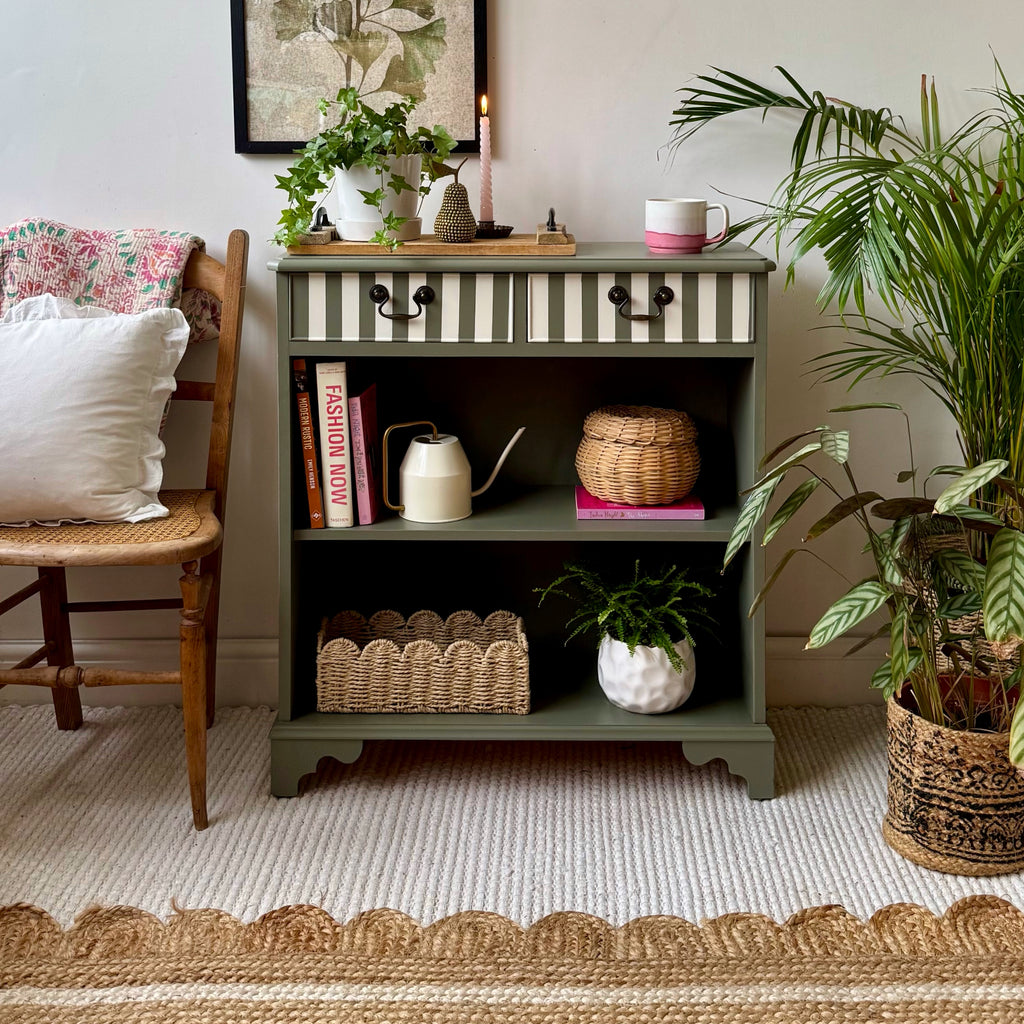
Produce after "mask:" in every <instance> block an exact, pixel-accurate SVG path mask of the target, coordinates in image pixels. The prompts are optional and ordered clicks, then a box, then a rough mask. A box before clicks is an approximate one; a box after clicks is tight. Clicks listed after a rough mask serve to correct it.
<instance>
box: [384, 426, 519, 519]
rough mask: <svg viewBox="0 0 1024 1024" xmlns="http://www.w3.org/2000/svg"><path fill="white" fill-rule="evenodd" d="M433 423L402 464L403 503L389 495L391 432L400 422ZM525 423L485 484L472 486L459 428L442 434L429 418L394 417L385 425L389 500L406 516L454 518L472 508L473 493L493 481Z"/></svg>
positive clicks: (410, 517) (385, 459) (410, 448)
mask: <svg viewBox="0 0 1024 1024" xmlns="http://www.w3.org/2000/svg"><path fill="white" fill-rule="evenodd" d="M420 426H424V427H430V430H431V433H429V434H417V436H416V437H414V438H413V439H412V442H411V443H410V445H409V450H408V451H407V452H406V453H405V458H404V459H402V465H401V466H400V467H399V470H398V490H399V500H400V502H401V504H398V505H392V504H391V502H390V500H389V499H388V435H389V434H390V433H391V431H392V430H398V429H399V428H401V427H420ZM524 430H526V427H520V428H519V429H518V430H517V431H516V432H515V434H513V435H512V440H511V441H509V443H508V444H507V445H505V450H504V451H503V452H502V453H501V457H500V458H499V459H498V463H497V465H496V466H495V467H494V470H493V471H492V472H491V475H490V476H489V477H488V478H487V483H485V484H484V485H483V487H478V488H477V489H476V490H475V491H474V490H473V484H472V474H471V471H470V468H469V459H467V458H466V453H465V452H464V451H463V450H462V445H461V444H459V439H458V438H457V437H455V435H454V434H439V433H438V432H437V427H435V426H434V424H433V423H431V422H430V421H429V420H412V421H410V422H409V423H395V424H392V425H391V426H390V427H388V429H387V430H385V431H384V442H383V445H382V447H383V449H384V504H385V505H387V507H388V508H390V509H393V510H394V511H395V512H397V513H398V514H399V515H400V516H401V517H402V518H403V519H410V520H412V521H413V522H414V523H454V522H456V521H457V520H459V519H465V518H466V517H467V516H469V515H471V514H472V512H473V502H472V499H473V498H475V497H476V496H477V495H478V494H483V493H484V491H486V490H487V488H488V487H490V486H491V484H492V483H494V478H495V477H496V476H497V475H498V470H499V469H501V467H502V466H503V465H504V464H505V459H507V458H508V453H509V452H510V451H512V447H513V445H515V443H516V441H518V440H519V438H520V437H522V436H523V431H524Z"/></svg>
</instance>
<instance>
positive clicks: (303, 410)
mask: <svg viewBox="0 0 1024 1024" xmlns="http://www.w3.org/2000/svg"><path fill="white" fill-rule="evenodd" d="M292 374H293V376H294V378H295V402H296V405H297V406H298V410H299V446H300V449H301V452H302V476H303V479H304V480H305V482H306V499H307V504H308V505H309V525H310V527H311V528H312V529H314V530H319V529H323V525H324V501H323V494H322V493H321V491H320V467H319V466H318V465H317V457H316V438H315V435H314V433H313V407H312V403H311V402H310V398H309V376H308V374H307V373H306V360H305V359H296V360H295V362H294V363H293V364H292Z"/></svg>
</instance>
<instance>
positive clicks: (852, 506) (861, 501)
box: [804, 491, 882, 542]
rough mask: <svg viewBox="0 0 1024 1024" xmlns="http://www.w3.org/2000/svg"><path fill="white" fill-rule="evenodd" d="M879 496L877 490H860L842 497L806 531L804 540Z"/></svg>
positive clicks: (817, 534) (826, 528)
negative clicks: (858, 492)
mask: <svg viewBox="0 0 1024 1024" xmlns="http://www.w3.org/2000/svg"><path fill="white" fill-rule="evenodd" d="M881 497H882V496H881V495H880V494H879V493H878V492H877V491H862V492H861V493H860V494H853V495H851V496H850V497H849V498H844V499H843V500H842V501H841V502H839V504H838V505H834V506H833V507H832V508H831V509H830V510H829V511H828V512H827V513H826V514H825V515H823V516H822V517H821V518H820V519H819V520H818V521H817V522H816V523H815V524H814V525H813V526H812V527H811V528H810V529H809V530H808V531H807V536H805V537H804V541H805V542H806V541H809V540H814V538H815V537H820V536H821V535H822V534H823V533H825V532H826V531H827V530H831V529H832V527H833V526H835V525H836V523H841V522H842V521H843V520H844V519H845V518H846V517H847V516H850V515H853V514H854V513H855V512H859V511H860V510H861V509H862V508H864V506H865V505H870V504H871V502H873V501H879V500H880V499H881Z"/></svg>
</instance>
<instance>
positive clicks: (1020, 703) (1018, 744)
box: [1010, 697, 1024, 769]
mask: <svg viewBox="0 0 1024 1024" xmlns="http://www.w3.org/2000/svg"><path fill="white" fill-rule="evenodd" d="M1010 761H1011V763H1012V764H1013V765H1015V766H1016V767H1017V768H1021V769H1024V700H1021V699H1020V698H1019V697H1018V699H1017V707H1016V708H1014V711H1013V718H1012V719H1011V720H1010Z"/></svg>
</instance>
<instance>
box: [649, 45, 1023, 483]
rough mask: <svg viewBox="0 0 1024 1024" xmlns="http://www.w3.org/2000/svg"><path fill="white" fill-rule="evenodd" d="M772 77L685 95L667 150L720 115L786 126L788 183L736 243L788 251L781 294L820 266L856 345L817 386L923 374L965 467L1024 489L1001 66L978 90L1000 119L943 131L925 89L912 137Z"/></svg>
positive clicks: (1009, 103)
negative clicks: (788, 245)
mask: <svg viewBox="0 0 1024 1024" xmlns="http://www.w3.org/2000/svg"><path fill="white" fill-rule="evenodd" d="M716 70H717V69H716ZM777 70H778V71H779V73H780V74H781V75H782V77H783V78H784V79H785V81H786V83H787V85H788V87H789V88H788V89H787V90H786V91H779V90H776V89H773V88H770V87H767V86H764V85H761V84H759V83H757V82H754V81H751V80H750V79H748V78H745V77H742V76H740V75H738V74H736V73H735V72H731V71H722V70H718V73H717V74H715V75H698V76H697V77H696V79H695V82H694V84H692V85H690V86H687V87H686V88H684V89H682V90H680V92H681V93H682V101H681V103H680V105H679V107H678V108H677V109H676V110H675V111H674V116H673V120H672V121H671V124H672V126H673V128H674V132H673V135H672V138H671V140H670V142H669V147H670V149H676V148H677V147H679V146H681V145H683V144H684V143H685V142H686V140H687V139H689V138H691V137H692V136H693V135H694V133H695V132H697V131H699V130H700V129H702V128H704V127H705V126H706V125H708V124H710V123H711V122H713V121H717V120H718V119H720V118H723V117H732V116H735V115H739V114H743V113H744V112H754V111H756V112H759V113H760V114H761V117H762V120H765V119H767V115H768V114H769V113H771V114H772V115H774V116H775V117H785V116H786V115H790V116H792V117H793V118H794V121H795V132H794V134H793V141H792V149H791V166H790V171H789V173H788V174H787V175H786V176H785V178H784V179H783V180H782V182H781V183H780V184H779V185H778V187H777V188H776V189H775V191H774V194H773V195H772V196H771V198H770V199H769V200H768V201H767V202H766V203H764V204H763V209H762V210H761V212H759V213H758V214H756V215H755V216H753V217H751V218H749V219H747V220H745V221H743V222H742V223H740V224H737V225H735V226H734V227H733V228H732V231H731V232H730V234H731V235H736V234H740V233H744V232H753V237H754V238H760V237H763V236H764V235H766V234H767V235H769V236H771V237H773V238H774V240H775V243H776V245H777V247H781V244H782V242H783V241H784V240H787V241H791V242H792V250H791V256H790V259H789V264H788V268H787V282H788V281H789V280H791V279H792V278H793V276H794V273H795V271H796V268H797V265H798V264H799V263H800V261H801V260H802V259H803V258H804V257H805V256H807V255H808V254H809V253H811V252H815V251H817V252H820V253H821V254H822V255H823V256H824V259H825V263H826V266H827V276H826V279H825V282H824V285H823V286H822V288H821V291H820V294H819V296H818V302H819V305H820V308H821V309H822V310H825V309H828V308H833V309H835V310H836V311H837V312H838V313H839V314H840V315H841V316H842V323H843V326H845V327H847V328H848V329H849V331H850V332H851V334H852V335H853V336H854V338H853V340H851V341H849V342H848V343H846V344H845V345H844V346H843V347H842V348H841V349H839V350H836V351H832V352H826V353H824V354H822V355H820V356H819V357H817V360H816V362H817V363H818V366H819V367H820V369H821V371H822V373H823V377H824V379H828V380H836V379H841V378H846V379H849V380H850V381H851V383H855V382H857V381H859V380H861V379H863V378H865V377H869V376H882V375H888V374H893V373H906V374H911V375H913V376H915V377H918V378H920V379H921V380H922V381H923V382H924V384H925V386H926V387H928V388H929V389H930V390H931V391H932V392H933V393H934V394H935V395H936V396H937V397H938V398H939V400H940V401H941V402H942V403H943V404H944V405H945V407H946V408H947V409H948V410H949V412H950V414H951V415H952V417H953V419H954V421H955V422H956V425H957V428H958V432H959V439H960V443H961V446H962V449H963V455H964V460H965V462H966V464H967V465H968V466H975V465H978V464H979V463H982V462H985V461H987V460H990V459H1000V458H1002V459H1006V460H1007V462H1008V471H1007V475H1008V476H1009V477H1010V478H1011V479H1013V480H1024V373H1022V372H1021V367H1022V366H1024V257H1022V247H1024V95H1022V94H1020V93H1018V92H1015V91H1014V90H1013V89H1012V88H1011V87H1010V85H1009V84H1008V82H1007V81H1006V78H1005V76H1004V75H1003V73H1002V70H1001V68H999V66H998V64H997V65H996V71H997V85H996V86H995V87H994V88H991V89H986V90H982V91H983V92H984V93H987V94H988V95H989V96H990V97H991V99H992V100H993V105H992V106H991V108H990V109H988V110H985V111H983V112H982V113H980V114H978V115H977V116H974V117H971V118H969V119H967V120H966V121H965V122H964V123H963V124H961V125H960V126H959V127H957V128H955V129H954V130H952V131H949V132H946V131H944V130H943V128H942V127H941V125H940V118H939V105H938V100H937V96H936V91H935V86H934V82H933V83H932V85H931V88H930V89H929V88H928V87H927V83H926V80H925V79H924V77H922V80H921V95H920V116H921V130H920V132H919V133H915V132H913V131H912V130H911V129H910V128H908V127H907V125H906V123H905V122H904V120H903V118H902V117H900V116H899V115H897V114H896V113H894V112H893V111H892V110H891V109H889V108H888V107H882V108H879V109H870V108H867V107H862V106H857V105H856V104H852V103H848V102H846V101H843V100H837V99H832V98H830V97H827V96H826V95H825V94H824V93H822V92H820V91H811V90H809V89H806V88H804V87H803V86H802V85H800V84H799V83H798V82H797V81H796V80H795V78H794V77H793V76H792V75H791V74H789V73H788V72H787V71H785V70H784V69H783V68H781V67H780V68H777ZM869 293H874V295H875V296H876V297H877V299H878V300H880V301H881V303H882V304H883V305H884V312H883V316H884V319H883V318H880V317H878V316H875V315H874V314H873V313H872V312H871V308H870V307H869V304H868V298H867V297H868V294H869ZM1003 493H1004V492H1002V491H998V490H995V489H992V488H990V489H989V490H988V491H987V494H986V496H987V497H988V498H989V499H991V500H997V501H998V500H1001V497H1000V496H1001V495H1002V494H1003Z"/></svg>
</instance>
